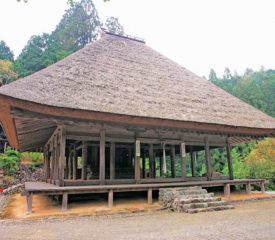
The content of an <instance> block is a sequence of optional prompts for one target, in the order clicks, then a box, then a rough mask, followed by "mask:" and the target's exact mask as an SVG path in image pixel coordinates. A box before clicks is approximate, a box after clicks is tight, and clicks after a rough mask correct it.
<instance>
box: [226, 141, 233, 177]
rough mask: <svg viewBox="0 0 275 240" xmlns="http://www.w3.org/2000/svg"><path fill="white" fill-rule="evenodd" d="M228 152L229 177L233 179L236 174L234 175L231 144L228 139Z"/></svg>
mask: <svg viewBox="0 0 275 240" xmlns="http://www.w3.org/2000/svg"><path fill="white" fill-rule="evenodd" d="M226 153H227V163H228V173H229V179H230V180H233V179H234V176H233V167H232V156H231V146H230V143H229V140H228V139H227V140H226Z"/></svg>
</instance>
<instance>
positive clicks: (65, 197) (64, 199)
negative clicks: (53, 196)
mask: <svg viewBox="0 0 275 240" xmlns="http://www.w3.org/2000/svg"><path fill="white" fill-rule="evenodd" d="M67 209H68V193H67V192H64V193H63V194H62V211H67Z"/></svg>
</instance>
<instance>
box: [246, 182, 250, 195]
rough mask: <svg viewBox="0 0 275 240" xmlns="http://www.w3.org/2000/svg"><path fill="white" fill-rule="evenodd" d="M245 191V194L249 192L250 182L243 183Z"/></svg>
mask: <svg viewBox="0 0 275 240" xmlns="http://www.w3.org/2000/svg"><path fill="white" fill-rule="evenodd" d="M245 191H246V193H247V194H250V193H251V184H250V182H247V183H246V184H245Z"/></svg>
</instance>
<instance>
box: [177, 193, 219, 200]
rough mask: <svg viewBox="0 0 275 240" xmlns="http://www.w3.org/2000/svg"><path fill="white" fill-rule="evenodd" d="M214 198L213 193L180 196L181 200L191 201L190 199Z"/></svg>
mask: <svg viewBox="0 0 275 240" xmlns="http://www.w3.org/2000/svg"><path fill="white" fill-rule="evenodd" d="M211 197H214V193H203V194H199V195H198V194H190V195H180V198H181V199H184V198H186V199H191V198H211Z"/></svg>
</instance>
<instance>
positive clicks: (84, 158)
mask: <svg viewBox="0 0 275 240" xmlns="http://www.w3.org/2000/svg"><path fill="white" fill-rule="evenodd" d="M87 157H88V146H87V141H83V142H82V171H81V179H82V180H86V179H87Z"/></svg>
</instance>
